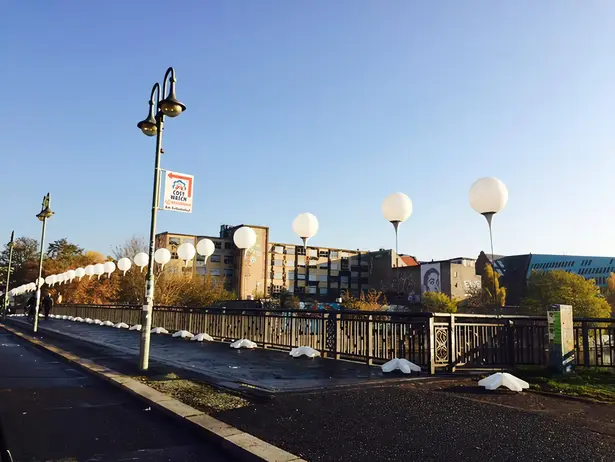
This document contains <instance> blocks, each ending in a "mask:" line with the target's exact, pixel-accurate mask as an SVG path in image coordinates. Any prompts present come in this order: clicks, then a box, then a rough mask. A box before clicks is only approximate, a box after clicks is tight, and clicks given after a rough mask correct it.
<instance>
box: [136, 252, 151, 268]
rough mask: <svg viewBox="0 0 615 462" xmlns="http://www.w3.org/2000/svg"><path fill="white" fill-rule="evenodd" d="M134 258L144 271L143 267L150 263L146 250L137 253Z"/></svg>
mask: <svg viewBox="0 0 615 462" xmlns="http://www.w3.org/2000/svg"><path fill="white" fill-rule="evenodd" d="M133 260H134V262H135V265H137V266H138V267H139V268H141V272H143V268H145V267H146V266H147V264H148V263H149V256H148V255H147V254H146V253H145V252H140V253H138V254H136V255H135V257H134V258H133Z"/></svg>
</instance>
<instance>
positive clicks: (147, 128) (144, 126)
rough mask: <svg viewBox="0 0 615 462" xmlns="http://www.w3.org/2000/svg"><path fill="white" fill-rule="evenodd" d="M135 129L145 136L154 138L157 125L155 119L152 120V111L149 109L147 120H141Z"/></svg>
mask: <svg viewBox="0 0 615 462" xmlns="http://www.w3.org/2000/svg"><path fill="white" fill-rule="evenodd" d="M137 127H139V128H140V129H141V131H142V132H143V134H144V135H147V136H155V135H156V133H157V132H158V124H157V123H156V119H155V118H154V114H153V111H152V109H151V108H150V111H149V116H148V117H147V119H145V120H142V121H141V122H139V123H138V124H137Z"/></svg>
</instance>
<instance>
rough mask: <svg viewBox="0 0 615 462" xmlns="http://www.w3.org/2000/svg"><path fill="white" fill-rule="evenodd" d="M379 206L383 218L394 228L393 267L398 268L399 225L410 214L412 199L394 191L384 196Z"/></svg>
mask: <svg viewBox="0 0 615 462" xmlns="http://www.w3.org/2000/svg"><path fill="white" fill-rule="evenodd" d="M380 208H381V210H382V215H384V218H386V220H387V221H389V222H390V223H391V224H392V225H393V228H395V254H396V263H395V267H397V268H399V249H398V241H399V239H398V235H399V225H400V224H401V223H403V222H404V221H406V220H407V219H408V218H409V217H410V215H412V201H411V200H410V198H409V197H408V196H407V195H405V194H404V193H401V192H396V193H393V194H390V195H388V196H387V197H385V198H384V201H382V205H381V206H380Z"/></svg>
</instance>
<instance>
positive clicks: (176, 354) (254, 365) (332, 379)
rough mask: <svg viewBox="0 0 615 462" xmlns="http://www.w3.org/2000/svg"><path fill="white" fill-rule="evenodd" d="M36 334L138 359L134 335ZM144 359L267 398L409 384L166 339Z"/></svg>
mask: <svg viewBox="0 0 615 462" xmlns="http://www.w3.org/2000/svg"><path fill="white" fill-rule="evenodd" d="M7 321H8V322H9V323H14V324H15V325H19V326H21V328H24V327H26V326H27V323H26V322H25V321H23V320H22V319H20V318H9V319H8V320H7ZM39 328H40V331H41V333H44V332H54V333H57V334H61V335H65V336H71V337H72V338H74V339H79V340H82V341H86V342H91V343H94V344H97V345H100V346H104V347H107V348H113V349H114V350H115V351H118V352H120V353H122V354H125V355H132V356H135V361H136V356H137V355H138V354H139V338H140V333H139V332H136V331H128V330H127V329H115V328H113V327H104V326H99V325H95V324H85V323H79V322H73V321H64V320H58V319H49V320H47V321H43V320H41V322H40V323H39ZM150 357H151V358H152V359H153V360H156V361H158V362H160V363H162V364H167V365H172V366H181V367H182V368H185V369H188V370H190V371H193V372H196V373H199V374H201V375H204V376H206V377H207V378H208V380H209V381H211V382H213V383H216V384H218V385H220V386H224V387H226V388H230V389H245V388H246V387H245V385H246V384H247V385H248V386H250V387H256V388H257V389H260V390H263V391H265V392H270V393H276V392H292V391H307V390H318V389H330V388H335V387H348V386H356V385H364V384H380V383H392V382H398V381H407V380H415V378H405V377H400V376H399V375H389V376H386V375H385V374H383V373H382V371H381V369H380V367H375V366H367V365H365V364H360V363H354V362H350V361H336V360H332V359H323V358H315V359H307V358H305V357H303V358H297V359H295V358H292V357H291V356H289V355H288V353H287V352H280V351H274V350H264V349H260V348H259V349H254V350H245V349H240V350H235V349H233V348H230V347H229V344H228V343H222V342H193V341H189V340H186V339H179V338H172V337H171V336H170V335H156V334H152V342H151V355H150Z"/></svg>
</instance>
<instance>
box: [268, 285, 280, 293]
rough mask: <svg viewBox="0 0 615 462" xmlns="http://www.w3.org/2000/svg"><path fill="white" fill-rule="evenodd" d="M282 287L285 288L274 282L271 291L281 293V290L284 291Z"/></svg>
mask: <svg viewBox="0 0 615 462" xmlns="http://www.w3.org/2000/svg"><path fill="white" fill-rule="evenodd" d="M282 289H283V287H282V286H279V285H277V284H273V285H272V286H271V293H272V294H279V293H280V292H282Z"/></svg>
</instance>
